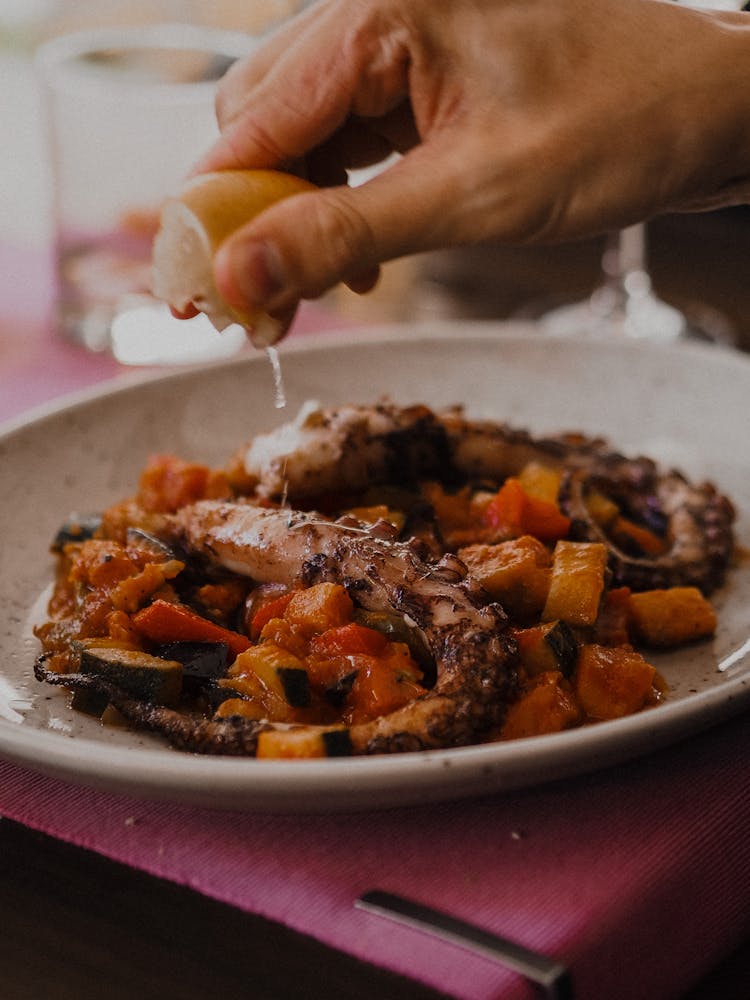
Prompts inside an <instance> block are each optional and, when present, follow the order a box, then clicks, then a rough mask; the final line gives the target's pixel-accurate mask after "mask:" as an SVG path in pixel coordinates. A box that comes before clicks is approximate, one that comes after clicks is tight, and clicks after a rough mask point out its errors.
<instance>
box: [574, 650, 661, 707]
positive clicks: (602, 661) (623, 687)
mask: <svg viewBox="0 0 750 1000" xmlns="http://www.w3.org/2000/svg"><path fill="white" fill-rule="evenodd" d="M655 679H656V670H655V668H654V667H652V666H651V664H650V663H648V662H647V661H646V660H645V659H644V658H643V657H642V656H641V654H640V653H638V652H636V651H635V650H634V649H630V648H628V647H627V646H617V647H615V648H610V647H609V646H598V645H595V644H591V645H585V646H582V647H581V650H580V652H579V654H578V663H577V666H576V673H575V682H574V689H575V693H576V697H577V699H578V702H579V704H580V705H581V708H582V709H583V711H584V712H585V713H586V715H587V716H589V718H591V719H618V718H620V717H621V716H623V715H632V713H633V712H639V711H640V710H641V709H642V708H644V707H645V706H646V705H647V704H649V703H651V702H653V701H655V700H656V697H657V694H656V691H655V689H654V682H655Z"/></svg>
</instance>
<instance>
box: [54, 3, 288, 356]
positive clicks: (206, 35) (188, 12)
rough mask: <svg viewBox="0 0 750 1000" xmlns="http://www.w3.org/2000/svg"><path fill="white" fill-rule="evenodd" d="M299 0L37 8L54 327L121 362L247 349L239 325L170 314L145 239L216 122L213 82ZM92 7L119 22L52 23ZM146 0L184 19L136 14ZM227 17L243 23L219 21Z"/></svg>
mask: <svg viewBox="0 0 750 1000" xmlns="http://www.w3.org/2000/svg"><path fill="white" fill-rule="evenodd" d="M300 6H302V4H299V3H297V4H293V3H291V2H289V0H283V2H282V0H278V2H273V0H262V2H261V0H258V2H256V3H253V2H247V0H246V2H245V3H244V4H242V5H239V4H222V3H217V4H197V3H184V2H183V3H172V4H166V5H165V4H161V5H159V4H157V5H154V4H153V3H152V4H140V3H129V4H125V3H117V4H116V3H102V4H99V3H97V4H96V5H93V4H80V3H75V4H61V5H60V7H61V8H62V9H60V10H58V12H57V17H56V18H54V19H50V20H49V21H48V24H47V28H46V32H47V34H48V35H50V37H49V38H48V40H47V41H45V42H44V43H43V44H41V45H40V46H39V47H38V48H37V51H36V57H35V62H36V67H37V70H38V75H39V79H40V82H41V85H42V95H43V104H44V111H45V118H46V124H47V139H48V151H49V160H50V165H51V173H52V177H51V183H52V187H53V208H54V243H55V259H56V266H57V277H58V295H57V318H58V325H59V329H60V331H61V333H62V334H63V335H64V336H65V337H67V338H68V339H70V340H72V341H74V342H75V343H77V344H80V345H81V346H83V347H85V348H87V349H89V350H93V351H107V350H110V351H112V352H113V353H114V355H115V357H117V359H118V360H120V361H121V362H123V363H126V364H163V363H167V364H169V363H183V362H195V361H202V360H207V359H210V358H214V357H222V356H227V355H230V354H233V353H235V352H237V351H239V350H241V349H243V348H244V346H245V335H244V331H243V330H241V329H240V328H239V327H231V328H229V330H227V331H225V332H224V333H222V334H219V333H217V332H216V331H215V330H214V328H213V327H212V326H211V324H210V323H209V322H208V320H207V319H206V318H205V317H203V316H198V317H196V318H195V319H192V320H188V321H179V320H175V319H174V318H173V317H172V315H171V313H170V312H169V310H168V309H167V308H166V306H164V305H163V304H162V303H158V302H156V300H154V299H153V298H152V296H151V294H150V286H151V277H150V266H151V247H152V242H153V237H154V234H155V231H156V226H157V223H158V215H159V210H160V207H161V204H162V202H163V200H164V198H165V197H167V196H168V195H169V194H171V193H173V192H175V191H176V190H177V189H178V188H179V187H180V186H181V184H182V181H183V180H184V178H185V176H186V174H187V173H188V171H189V170H190V168H191V167H192V165H193V164H194V163H195V161H196V159H197V158H198V157H199V156H200V154H201V153H202V152H203V151H204V150H205V149H206V148H207V147H208V146H209V145H210V144H211V143H212V142H213V141H214V139H215V138H216V137H217V135H218V128H217V125H216V120H215V113H214V99H215V92H216V87H217V84H218V81H219V80H220V78H221V77H222V76H223V74H224V73H225V72H226V70H227V69H228V68H229V66H230V65H231V64H232V62H233V61H234V60H235V59H237V58H239V57H241V56H243V55H245V54H247V53H249V52H251V51H252V50H253V49H254V48H255V47H257V45H258V44H259V42H260V40H261V39H262V37H263V34H264V33H265V31H266V30H267V29H269V28H271V27H273V26H275V25H276V24H277V23H278V21H279V20H280V19H283V17H284V16H287V15H288V14H289V13H293V12H294V10H295V9H296V8H298V7H300ZM94 7H95V9H96V15H97V22H98V23H99V24H100V25H101V23H102V22H104V23H106V22H107V16H106V15H107V14H110V15H111V17H112V19H114V20H115V21H118V20H119V21H120V22H123V23H119V24H115V25H114V26H112V27H101V26H99V27H96V28H89V29H86V30H80V31H74V32H72V33H66V34H59V33H58V29H59V28H60V27H61V26H62V25H64V26H68V25H70V24H73V23H78V24H80V23H81V20H82V19H83V18H84V15H85V11H87V10H88V11H89V13H91V12H92V10H93V8H94ZM230 8H231V10H230ZM149 10H150V11H151V16H153V15H154V14H155V13H162V14H164V13H174V14H175V15H177V14H181V15H182V17H183V18H185V20H182V21H180V22H176V23H158V24H142V23H135V26H134V22H139V21H141V20H142V19H143V18H146V17H148V16H149V14H148V11H149ZM231 11H234V12H235V13H236V15H237V16H236V17H235V18H234V19H232V18H231V17H230V13H231ZM66 18H67V19H66ZM188 18H191V19H192V21H191V22H189V21H188V20H187V19H188ZM199 20H200V21H201V22H203V23H198V21H199ZM230 20H234V26H240V25H242V26H243V27H244V28H246V29H247V30H246V31H245V30H243V31H239V30H226V29H225V28H224V27H223V25H225V24H227V23H229V22H230ZM209 21H210V22H211V23H210V24H209V23H206V22H209ZM124 22H129V23H124Z"/></svg>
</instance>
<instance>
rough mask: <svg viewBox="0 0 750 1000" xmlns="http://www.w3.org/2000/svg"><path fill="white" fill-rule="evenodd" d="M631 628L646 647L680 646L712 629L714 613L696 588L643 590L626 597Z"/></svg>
mask: <svg viewBox="0 0 750 1000" xmlns="http://www.w3.org/2000/svg"><path fill="white" fill-rule="evenodd" d="M629 605H630V612H631V616H632V622H633V630H634V632H635V635H636V638H637V639H638V641H639V642H642V643H643V644H644V645H646V646H681V645H683V644H685V643H688V642H695V641H696V640H698V639H707V638H708V637H709V636H712V635H713V634H714V632H715V631H716V612H715V611H714V609H713V608H712V607H711V604H710V603H709V601H708V600H707V599H706V598H705V597H704V596H703V594H701V592H700V591H699V590H698V588H697V587H671V588H669V589H667V590H644V591H641V592H640V593H638V594H631V595H630V599H629Z"/></svg>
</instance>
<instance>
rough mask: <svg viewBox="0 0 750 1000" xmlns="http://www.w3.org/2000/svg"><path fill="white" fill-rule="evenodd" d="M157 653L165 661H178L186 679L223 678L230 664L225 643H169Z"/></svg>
mask: <svg viewBox="0 0 750 1000" xmlns="http://www.w3.org/2000/svg"><path fill="white" fill-rule="evenodd" d="M156 652H157V655H158V656H160V657H161V658H162V659H164V660H177V661H178V663H181V664H182V668H183V673H184V676H185V677H195V678H197V679H198V680H212V679H214V678H216V677H223V676H224V674H225V673H226V670H227V667H228V666H229V662H230V655H229V646H227V644H226V643H225V642H168V643H165V645H163V646H159V648H158V649H157V651H156Z"/></svg>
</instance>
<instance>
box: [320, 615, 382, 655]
mask: <svg viewBox="0 0 750 1000" xmlns="http://www.w3.org/2000/svg"><path fill="white" fill-rule="evenodd" d="M387 646H388V640H387V639H386V637H385V636H384V635H383V634H382V632H377V631H376V630H375V629H372V628H367V626H366V625H359V624H358V623H357V622H349V624H348V625H339V626H338V627H337V628H329V629H327V630H326V631H325V632H322V633H321V634H320V635H316V636H313V638H312V640H311V641H310V652H312V653H320V654H323V655H327V656H336V655H344V656H346V655H353V654H355V653H364V654H365V655H367V656H379V655H380V654H381V653H383V652H384V651H385V649H386V647H387Z"/></svg>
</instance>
